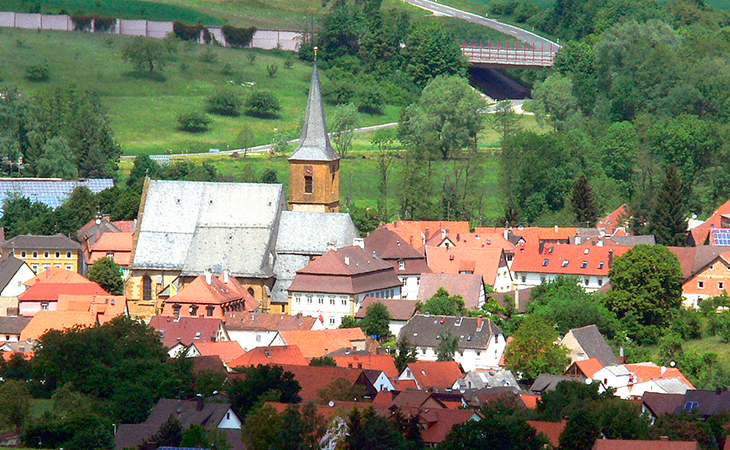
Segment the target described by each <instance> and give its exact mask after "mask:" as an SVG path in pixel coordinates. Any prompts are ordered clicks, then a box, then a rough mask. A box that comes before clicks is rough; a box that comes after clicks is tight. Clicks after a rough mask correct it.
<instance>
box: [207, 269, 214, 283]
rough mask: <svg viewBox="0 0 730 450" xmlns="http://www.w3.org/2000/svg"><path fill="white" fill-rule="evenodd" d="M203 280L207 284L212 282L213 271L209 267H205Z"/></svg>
mask: <svg viewBox="0 0 730 450" xmlns="http://www.w3.org/2000/svg"><path fill="white" fill-rule="evenodd" d="M205 282H206V283H208V286H210V285H211V284H213V273H212V272H211V271H210V269H205Z"/></svg>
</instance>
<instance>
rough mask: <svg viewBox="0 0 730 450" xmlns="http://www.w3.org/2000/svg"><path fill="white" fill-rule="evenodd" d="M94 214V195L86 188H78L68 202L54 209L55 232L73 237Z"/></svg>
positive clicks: (95, 211) (95, 210)
mask: <svg viewBox="0 0 730 450" xmlns="http://www.w3.org/2000/svg"><path fill="white" fill-rule="evenodd" d="M96 213H97V208H96V200H95V199H94V193H93V192H91V190H89V188H87V187H86V186H78V187H77V188H75V189H74V190H73V192H71V196H70V197H69V198H68V200H66V201H65V202H63V204H62V205H61V206H59V207H58V208H56V211H55V218H56V231H57V232H59V233H63V234H65V235H66V236H73V237H75V236H76V232H77V231H78V230H79V229H80V228H81V227H83V226H84V225H86V224H87V223H89V221H91V220H92V219H93V218H94V217H95V216H96Z"/></svg>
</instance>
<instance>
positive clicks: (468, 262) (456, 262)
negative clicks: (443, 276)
mask: <svg viewBox="0 0 730 450" xmlns="http://www.w3.org/2000/svg"><path fill="white" fill-rule="evenodd" d="M426 260H427V261H428V266H429V267H430V268H431V270H432V271H433V272H434V273H450V274H458V273H459V272H460V271H464V270H468V271H471V272H474V274H475V275H481V276H482V278H484V282H485V283H487V284H490V285H494V282H495V280H496V279H497V270H498V269H499V267H500V265H506V264H507V260H506V259H505V257H504V251H503V250H502V249H501V248H497V247H495V248H492V247H486V248H464V247H451V248H446V247H431V246H427V247H426ZM467 266H468V267H467Z"/></svg>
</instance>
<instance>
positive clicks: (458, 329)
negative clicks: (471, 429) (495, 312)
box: [398, 314, 507, 387]
mask: <svg viewBox="0 0 730 450" xmlns="http://www.w3.org/2000/svg"><path fill="white" fill-rule="evenodd" d="M447 333H448V334H451V335H452V336H458V337H459V343H458V351H457V352H456V354H455V355H454V360H455V361H456V362H458V363H460V364H461V366H462V367H463V368H464V370H466V371H472V370H476V369H490V368H498V367H499V361H500V359H501V358H502V354H503V353H504V349H505V347H506V345H507V342H506V339H505V336H504V333H502V330H500V329H499V327H497V325H495V324H494V322H492V321H491V320H490V319H488V318H487V319H485V318H482V317H451V316H433V315H422V314H416V315H415V316H413V318H412V319H411V320H409V321H408V323H407V324H406V325H405V326H404V327H403V329H402V330H401V332H400V334H399V336H398V339H407V340H408V342H409V344H410V345H412V346H414V347H416V354H417V357H418V359H419V360H422V361H435V360H436V359H437V348H438V346H439V343H440V342H441V337H440V336H441V335H443V334H447ZM460 378H461V377H460ZM454 381H455V380H454ZM452 385H453V383H452V384H451V385H449V387H451V386H452Z"/></svg>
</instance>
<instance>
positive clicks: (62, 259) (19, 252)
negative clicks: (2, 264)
mask: <svg viewBox="0 0 730 450" xmlns="http://www.w3.org/2000/svg"><path fill="white" fill-rule="evenodd" d="M24 252H25V253H24ZM33 252H37V254H38V256H37V257H34V256H33ZM56 252H58V253H59V256H58V257H56ZM68 252H71V256H70V257H68V256H66V255H67V253H68ZM46 253H47V254H48V256H47V257H46V256H45V255H46ZM23 254H25V256H23ZM6 255H13V256H15V257H16V258H18V259H21V260H23V261H25V262H26V263H27V264H28V266H30V268H31V269H33V271H34V272H35V273H41V272H44V271H45V269H44V267H45V268H50V267H60V268H61V269H67V267H66V266H67V265H68V264H70V265H71V266H70V268H68V269H67V270H71V271H73V272H77V273H78V272H79V258H80V256H81V252H80V251H78V250H38V249H22V248H16V249H15V250H14V253H13V251H12V250H10V251H7V252H6Z"/></svg>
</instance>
